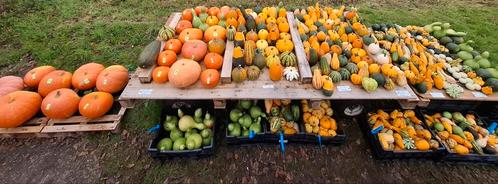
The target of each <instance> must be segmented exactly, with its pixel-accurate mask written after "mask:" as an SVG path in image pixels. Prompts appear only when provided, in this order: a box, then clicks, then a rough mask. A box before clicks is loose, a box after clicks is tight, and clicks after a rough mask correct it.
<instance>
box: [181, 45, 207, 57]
mask: <svg viewBox="0 0 498 184" xmlns="http://www.w3.org/2000/svg"><path fill="white" fill-rule="evenodd" d="M206 52H207V44H206V43H204V42H203V41H201V40H189V41H187V42H185V44H183V47H182V56H183V58H188V59H192V60H195V61H200V60H202V59H204V56H205V55H206Z"/></svg>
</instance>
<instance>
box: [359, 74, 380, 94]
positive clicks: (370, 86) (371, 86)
mask: <svg viewBox="0 0 498 184" xmlns="http://www.w3.org/2000/svg"><path fill="white" fill-rule="evenodd" d="M361 86H362V87H363V89H365V90H366V91H367V92H373V91H375V90H376V89H377V86H378V84H377V81H375V80H374V79H372V78H369V77H364V78H363V79H362V80H361Z"/></svg>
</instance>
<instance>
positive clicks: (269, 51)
mask: <svg viewBox="0 0 498 184" xmlns="http://www.w3.org/2000/svg"><path fill="white" fill-rule="evenodd" d="M279 53H280V52H279V51H278V49H277V48H276V47H275V46H269V47H266V48H265V56H267V57H268V56H273V55H278V54H279Z"/></svg>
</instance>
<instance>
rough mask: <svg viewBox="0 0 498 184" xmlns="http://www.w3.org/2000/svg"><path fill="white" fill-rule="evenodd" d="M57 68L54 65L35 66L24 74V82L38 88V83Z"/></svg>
mask: <svg viewBox="0 0 498 184" xmlns="http://www.w3.org/2000/svg"><path fill="white" fill-rule="evenodd" d="M55 70H56V69H55V67H53V66H39V67H36V68H33V69H31V70H30V71H29V72H28V73H26V75H24V84H26V86H28V87H32V88H36V87H38V84H39V83H40V81H41V80H42V78H43V76H45V75H47V74H48V73H50V72H53V71H55ZM0 96H1V95H0Z"/></svg>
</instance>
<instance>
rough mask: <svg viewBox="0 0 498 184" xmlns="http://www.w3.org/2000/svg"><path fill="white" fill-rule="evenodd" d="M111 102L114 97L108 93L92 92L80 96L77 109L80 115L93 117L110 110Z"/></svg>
mask: <svg viewBox="0 0 498 184" xmlns="http://www.w3.org/2000/svg"><path fill="white" fill-rule="evenodd" d="M113 103H114V98H113V97H112V95H111V94H110V93H106V92H92V93H89V94H87V95H85V96H83V98H81V100H80V103H79V105H78V109H79V112H80V114H81V115H82V116H85V117H87V118H90V119H95V118H98V117H101V116H103V115H105V114H106V113H107V112H108V111H109V110H111V108H112V104H113Z"/></svg>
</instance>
